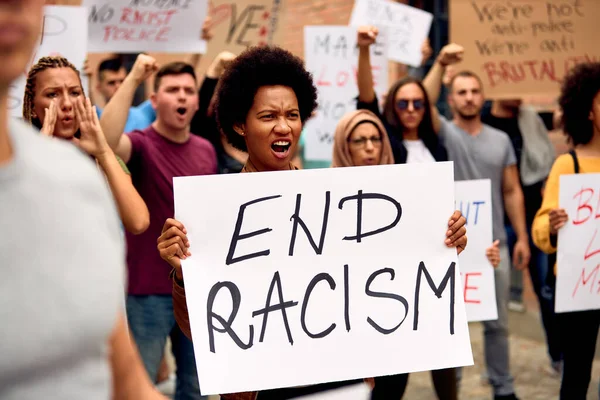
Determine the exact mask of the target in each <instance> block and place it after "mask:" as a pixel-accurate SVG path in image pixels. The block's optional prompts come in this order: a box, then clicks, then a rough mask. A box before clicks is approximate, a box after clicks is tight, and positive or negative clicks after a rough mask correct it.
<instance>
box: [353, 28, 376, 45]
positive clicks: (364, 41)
mask: <svg viewBox="0 0 600 400" xmlns="http://www.w3.org/2000/svg"><path fill="white" fill-rule="evenodd" d="M378 33H379V30H378V29H377V28H376V27H374V26H371V25H363V26H360V27H359V28H358V34H357V37H356V44H357V45H358V47H369V46H371V45H372V44H373V43H375V40H376V39H377V34H378Z"/></svg>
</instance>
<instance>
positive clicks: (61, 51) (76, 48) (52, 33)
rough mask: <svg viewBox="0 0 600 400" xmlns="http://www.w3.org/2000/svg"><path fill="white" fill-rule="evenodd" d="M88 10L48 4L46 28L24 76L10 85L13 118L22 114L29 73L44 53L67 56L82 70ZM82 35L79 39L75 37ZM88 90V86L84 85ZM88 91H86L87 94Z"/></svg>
mask: <svg viewBox="0 0 600 400" xmlns="http://www.w3.org/2000/svg"><path fill="white" fill-rule="evenodd" d="M86 15H87V12H86V10H85V8H83V7H70V6H45V7H44V21H43V31H42V35H41V36H40V41H39V46H38V47H37V49H36V50H35V51H34V53H33V56H32V57H31V62H30V63H29V64H27V68H26V69H25V71H24V73H23V75H22V76H20V77H19V78H18V79H17V80H16V81H14V82H13V83H12V84H11V85H10V91H9V95H8V96H9V99H8V109H9V112H10V115H11V116H13V117H21V116H22V115H23V94H24V93H25V83H26V78H27V73H28V72H29V70H30V69H31V66H32V65H34V64H35V63H37V62H38V60H39V59H40V58H42V57H44V56H57V55H60V56H62V57H65V58H67V59H68V60H69V61H70V62H71V64H73V65H74V66H75V67H76V68H77V69H79V70H80V72H81V70H82V69H83V63H84V61H85V58H86V56H87V41H86V39H85V38H86V37H87V28H88V25H87V18H86ZM74 38H80V40H74ZM84 89H85V90H87V87H85V86H84ZM86 94H87V93H86Z"/></svg>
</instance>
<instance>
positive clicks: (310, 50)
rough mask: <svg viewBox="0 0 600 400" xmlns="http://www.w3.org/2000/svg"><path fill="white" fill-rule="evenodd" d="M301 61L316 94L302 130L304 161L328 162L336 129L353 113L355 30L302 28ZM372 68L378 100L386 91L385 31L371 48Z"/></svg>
mask: <svg viewBox="0 0 600 400" xmlns="http://www.w3.org/2000/svg"><path fill="white" fill-rule="evenodd" d="M304 60H305V62H306V68H307V69H308V70H309V71H310V72H311V73H312V74H313V77H314V79H315V82H314V83H315V85H316V86H317V90H318V92H319V99H318V102H319V107H318V108H317V111H316V115H315V116H314V117H313V118H311V119H310V120H308V121H307V123H306V125H305V127H304V135H305V138H304V141H305V142H304V143H305V147H306V149H305V153H304V154H305V158H306V159H307V160H321V161H331V158H332V152H333V137H334V133H335V127H336V126H337V124H338V121H339V120H340V118H341V117H342V116H343V115H344V114H346V113H348V112H350V111H354V110H356V99H357V96H358V86H357V81H356V74H357V71H358V48H357V47H356V28H353V27H348V26H306V27H304ZM371 66H372V70H373V80H374V84H375V93H376V94H377V96H378V98H380V99H381V97H382V96H383V94H384V93H385V92H386V91H387V90H388V62H387V57H386V34H385V30H383V31H382V32H380V34H379V36H378V37H377V42H376V43H375V44H374V45H372V46H371Z"/></svg>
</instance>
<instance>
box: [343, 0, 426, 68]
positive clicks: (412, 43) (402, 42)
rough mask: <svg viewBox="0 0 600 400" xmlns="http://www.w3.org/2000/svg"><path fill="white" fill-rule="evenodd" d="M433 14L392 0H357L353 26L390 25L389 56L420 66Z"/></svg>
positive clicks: (352, 18) (351, 21)
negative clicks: (422, 50) (423, 46)
mask: <svg viewBox="0 0 600 400" xmlns="http://www.w3.org/2000/svg"><path fill="white" fill-rule="evenodd" d="M432 21H433V15H432V14H431V13H428V12H426V11H423V10H420V9H418V8H415V7H410V6H407V5H405V4H400V3H395V2H393V1H390V0H356V2H355V3H354V9H353V10H352V16H351V17H350V25H351V26H354V27H357V26H361V25H375V26H381V27H387V28H388V35H389V47H388V57H389V58H390V59H391V60H394V61H397V62H400V63H403V64H408V65H412V66H413V67H418V66H420V65H421V58H422V54H421V46H422V45H423V42H425V39H426V38H427V36H428V35H429V29H430V28H431V22H432Z"/></svg>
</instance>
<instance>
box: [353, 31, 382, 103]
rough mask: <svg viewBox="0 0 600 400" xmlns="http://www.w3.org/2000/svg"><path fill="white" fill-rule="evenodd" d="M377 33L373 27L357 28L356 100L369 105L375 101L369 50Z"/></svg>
mask: <svg viewBox="0 0 600 400" xmlns="http://www.w3.org/2000/svg"><path fill="white" fill-rule="evenodd" d="M378 33H379V31H378V30H377V28H375V27H374V26H369V25H366V26H361V27H359V28H358V33H357V37H356V43H357V45H358V72H357V75H358V76H357V81H358V100H359V101H362V102H364V103H371V102H373V100H375V87H374V85H373V71H372V69H371V54H370V52H369V48H370V47H371V45H372V44H373V43H375V40H376V39H377V34H378Z"/></svg>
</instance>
